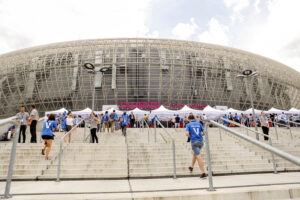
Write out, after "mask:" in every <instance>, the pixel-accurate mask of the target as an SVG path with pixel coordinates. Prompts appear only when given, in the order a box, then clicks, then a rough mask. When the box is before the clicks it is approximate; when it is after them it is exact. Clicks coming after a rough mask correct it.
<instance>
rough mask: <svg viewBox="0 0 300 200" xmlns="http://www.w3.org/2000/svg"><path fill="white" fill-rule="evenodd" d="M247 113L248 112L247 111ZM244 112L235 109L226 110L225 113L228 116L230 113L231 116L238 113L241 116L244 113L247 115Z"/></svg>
mask: <svg viewBox="0 0 300 200" xmlns="http://www.w3.org/2000/svg"><path fill="white" fill-rule="evenodd" d="M245 112H246V111H245ZM245 112H244V111H242V110H236V109H233V108H229V109H228V110H226V111H225V113H226V114H229V113H231V114H233V115H234V114H235V113H237V114H238V115H241V114H242V113H245Z"/></svg>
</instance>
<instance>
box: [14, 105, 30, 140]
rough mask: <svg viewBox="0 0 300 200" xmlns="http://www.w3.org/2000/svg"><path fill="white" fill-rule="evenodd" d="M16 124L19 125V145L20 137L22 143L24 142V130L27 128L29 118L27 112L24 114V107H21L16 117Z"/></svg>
mask: <svg viewBox="0 0 300 200" xmlns="http://www.w3.org/2000/svg"><path fill="white" fill-rule="evenodd" d="M16 117H17V119H16V120H17V122H19V123H20V133H19V141H18V142H19V143H21V135H22V136H23V143H25V140H26V128H27V120H28V118H29V114H28V112H25V106H21V110H20V112H19V113H18V114H17V115H16Z"/></svg>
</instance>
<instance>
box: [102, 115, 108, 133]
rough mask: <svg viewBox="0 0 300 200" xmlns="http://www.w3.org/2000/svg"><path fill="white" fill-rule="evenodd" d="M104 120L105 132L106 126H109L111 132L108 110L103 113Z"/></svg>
mask: <svg viewBox="0 0 300 200" xmlns="http://www.w3.org/2000/svg"><path fill="white" fill-rule="evenodd" d="M103 122H104V127H103V131H104V133H105V128H107V133H109V116H108V111H105V114H104V115H103Z"/></svg>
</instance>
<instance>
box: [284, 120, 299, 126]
mask: <svg viewBox="0 0 300 200" xmlns="http://www.w3.org/2000/svg"><path fill="white" fill-rule="evenodd" d="M284 121H286V122H288V123H292V124H296V125H300V123H298V122H294V121H291V120H284Z"/></svg>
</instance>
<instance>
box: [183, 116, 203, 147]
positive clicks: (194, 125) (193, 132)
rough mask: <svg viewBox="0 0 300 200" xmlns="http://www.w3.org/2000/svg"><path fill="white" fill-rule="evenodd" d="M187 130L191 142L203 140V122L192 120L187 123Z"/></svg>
mask: <svg viewBox="0 0 300 200" xmlns="http://www.w3.org/2000/svg"><path fill="white" fill-rule="evenodd" d="M185 130H186V131H188V132H189V133H190V137H191V142H195V141H203V137H202V131H204V128H203V126H202V124H200V123H198V122H195V121H192V122H190V123H188V124H187V125H186V128H185Z"/></svg>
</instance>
